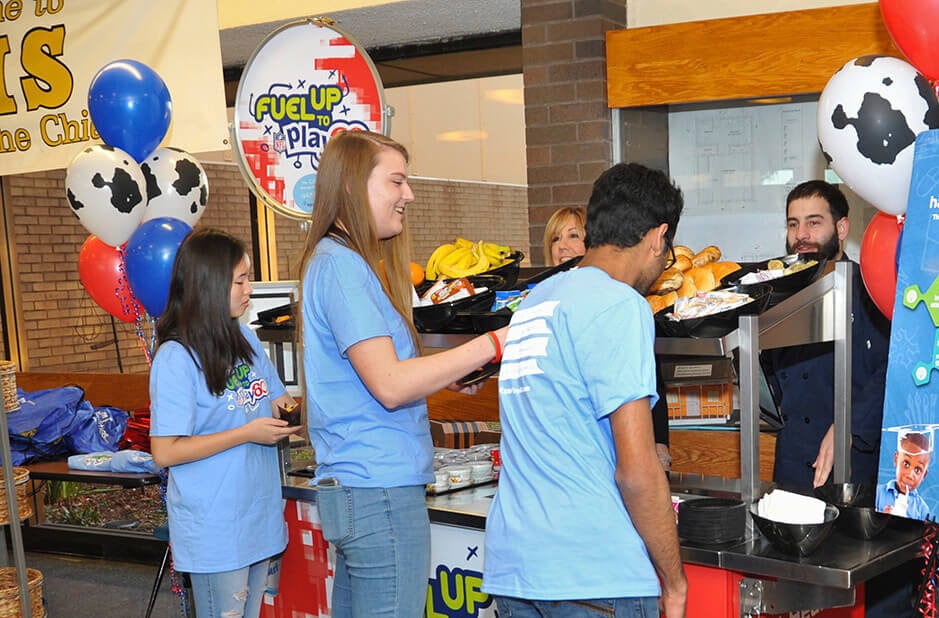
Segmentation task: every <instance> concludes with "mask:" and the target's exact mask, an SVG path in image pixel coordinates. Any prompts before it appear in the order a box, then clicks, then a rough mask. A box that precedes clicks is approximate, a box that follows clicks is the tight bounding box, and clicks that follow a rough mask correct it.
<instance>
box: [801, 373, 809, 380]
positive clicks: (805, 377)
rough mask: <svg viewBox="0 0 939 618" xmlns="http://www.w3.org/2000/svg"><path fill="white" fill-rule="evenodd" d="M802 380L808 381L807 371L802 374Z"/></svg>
mask: <svg viewBox="0 0 939 618" xmlns="http://www.w3.org/2000/svg"><path fill="white" fill-rule="evenodd" d="M802 379H803V380H808V379H809V372H808V371H804V372H802Z"/></svg>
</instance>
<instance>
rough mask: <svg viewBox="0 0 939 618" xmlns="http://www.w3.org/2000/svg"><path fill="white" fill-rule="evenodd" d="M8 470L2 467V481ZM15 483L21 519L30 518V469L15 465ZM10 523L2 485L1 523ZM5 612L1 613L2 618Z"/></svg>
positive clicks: (0, 468) (31, 506)
mask: <svg viewBox="0 0 939 618" xmlns="http://www.w3.org/2000/svg"><path fill="white" fill-rule="evenodd" d="M5 473H6V470H5V469H4V468H2V467H0V483H2V482H6V477H5V476H4V474H5ZM13 483H14V484H15V486H16V510H17V511H18V512H19V515H20V517H19V521H22V520H24V519H28V518H29V517H31V516H32V514H33V501H32V500H30V498H29V496H28V495H27V488H28V486H29V470H28V469H26V468H18V467H15V466H14V467H13ZM8 523H10V509H9V508H8V506H7V491H6V486H0V525H5V524H8ZM2 616H3V614H0V618H2Z"/></svg>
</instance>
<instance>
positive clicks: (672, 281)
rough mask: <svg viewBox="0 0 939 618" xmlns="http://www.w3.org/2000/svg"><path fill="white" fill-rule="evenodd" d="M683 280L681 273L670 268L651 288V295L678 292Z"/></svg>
mask: <svg viewBox="0 0 939 618" xmlns="http://www.w3.org/2000/svg"><path fill="white" fill-rule="evenodd" d="M682 278H683V277H682V274H681V271H679V270H676V269H674V268H668V269H666V270H665V271H663V272H662V274H661V275H659V278H658V279H656V280H655V283H653V284H652V286H651V287H650V288H649V293H651V294H664V293H665V292H671V291H672V290H677V289H678V286H680V285H681V280H682Z"/></svg>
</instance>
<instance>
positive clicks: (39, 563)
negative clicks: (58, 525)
mask: <svg viewBox="0 0 939 618" xmlns="http://www.w3.org/2000/svg"><path fill="white" fill-rule="evenodd" d="M26 564H27V566H28V567H30V568H33V569H39V571H40V572H42V575H43V580H44V581H43V590H44V596H45V600H46V613H47V616H48V617H49V618H85V617H88V618H143V615H144V612H145V611H146V609H147V600H148V599H149V597H150V589H151V588H152V586H153V581H154V579H155V577H156V573H157V569H158V567H159V565H158V564H153V565H145V564H135V563H129V562H113V561H107V560H101V559H96V558H79V557H74V556H60V555H56V554H45V553H37V552H29V553H27V554H26ZM152 616H153V618H176V617H178V616H183V613H182V608H181V604H180V600H179V598H178V597H176V596H175V595H174V594H173V592H172V590H171V589H170V583H169V574H168V573H167V575H166V576H165V577H164V578H163V585H162V586H161V588H160V592H159V595H158V596H157V601H156V604H155V605H154V609H153V614H152Z"/></svg>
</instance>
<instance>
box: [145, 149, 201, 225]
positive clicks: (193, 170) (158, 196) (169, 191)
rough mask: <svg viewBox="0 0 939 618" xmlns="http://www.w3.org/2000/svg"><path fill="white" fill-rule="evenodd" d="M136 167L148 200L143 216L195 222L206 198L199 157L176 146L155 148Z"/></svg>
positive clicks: (189, 223) (146, 218) (188, 222)
mask: <svg viewBox="0 0 939 618" xmlns="http://www.w3.org/2000/svg"><path fill="white" fill-rule="evenodd" d="M140 169H141V170H143V174H144V177H146V179H147V198H148V200H149V202H148V203H147V212H146V213H144V217H143V220H144V221H150V220H151V219H156V218H158V217H173V218H174V219H179V220H180V221H183V222H185V223H187V224H188V225H189V226H190V227H192V226H195V224H196V222H197V221H199V218H200V217H202V213H203V212H205V205H206V204H207V203H208V201H209V179H208V176H206V174H205V170H204V169H202V165H200V164H199V161H198V160H196V158H195V157H193V156H192V155H190V154H189V153H187V152H184V151H182V150H179V149H178V148H159V149H157V150H156V151H154V152H153V154H151V155H150V156H149V157H147V158H146V160H144V162H143V163H141V164H140Z"/></svg>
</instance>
